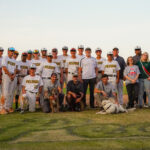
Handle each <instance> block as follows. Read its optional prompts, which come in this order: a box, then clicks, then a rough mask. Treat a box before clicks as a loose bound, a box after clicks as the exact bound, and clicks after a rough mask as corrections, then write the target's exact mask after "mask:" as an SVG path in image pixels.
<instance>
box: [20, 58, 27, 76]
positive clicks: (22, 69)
mask: <svg viewBox="0 0 150 150" xmlns="http://www.w3.org/2000/svg"><path fill="white" fill-rule="evenodd" d="M18 65H19V75H22V76H26V75H27V74H28V70H29V67H30V63H29V62H23V61H19V62H18Z"/></svg>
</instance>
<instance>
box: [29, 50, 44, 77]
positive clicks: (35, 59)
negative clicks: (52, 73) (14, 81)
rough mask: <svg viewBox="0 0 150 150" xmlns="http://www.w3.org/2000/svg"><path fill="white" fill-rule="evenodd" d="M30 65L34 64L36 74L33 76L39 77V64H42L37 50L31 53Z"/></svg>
mask: <svg viewBox="0 0 150 150" xmlns="http://www.w3.org/2000/svg"><path fill="white" fill-rule="evenodd" d="M31 64H34V65H35V66H36V72H35V74H36V75H41V72H40V71H41V64H42V61H41V59H40V56H39V50H38V49H35V50H34V51H33V59H32V60H31Z"/></svg>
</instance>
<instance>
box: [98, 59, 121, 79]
mask: <svg viewBox="0 0 150 150" xmlns="http://www.w3.org/2000/svg"><path fill="white" fill-rule="evenodd" d="M101 70H102V71H104V74H107V75H108V76H109V81H110V82H115V81H116V76H117V72H118V71H119V70H120V66H119V64H118V62H117V61H115V60H112V61H111V62H109V61H108V60H106V61H105V62H104V63H103V65H102V68H101Z"/></svg>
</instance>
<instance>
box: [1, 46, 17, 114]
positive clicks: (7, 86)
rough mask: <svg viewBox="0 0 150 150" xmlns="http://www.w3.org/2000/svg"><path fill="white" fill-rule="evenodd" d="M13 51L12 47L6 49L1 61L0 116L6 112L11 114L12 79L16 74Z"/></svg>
mask: <svg viewBox="0 0 150 150" xmlns="http://www.w3.org/2000/svg"><path fill="white" fill-rule="evenodd" d="M14 51H15V49H14V48H13V47H10V48H8V56H5V57H4V58H3V60H2V71H3V77H2V79H3V83H2V89H3V90H2V98H1V103H2V110H1V114H7V112H9V113H11V112H13V109H12V103H13V102H12V101H11V96H12V92H13V89H14V79H15V77H16V73H17V65H16V61H15V60H14V59H13V58H12V56H13V53H14Z"/></svg>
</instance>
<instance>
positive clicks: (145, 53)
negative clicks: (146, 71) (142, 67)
mask: <svg viewBox="0 0 150 150" xmlns="http://www.w3.org/2000/svg"><path fill="white" fill-rule="evenodd" d="M143 55H147V60H146V62H149V54H148V53H147V52H144V53H142V56H143ZM142 56H141V62H143V60H142Z"/></svg>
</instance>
